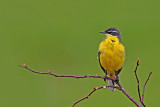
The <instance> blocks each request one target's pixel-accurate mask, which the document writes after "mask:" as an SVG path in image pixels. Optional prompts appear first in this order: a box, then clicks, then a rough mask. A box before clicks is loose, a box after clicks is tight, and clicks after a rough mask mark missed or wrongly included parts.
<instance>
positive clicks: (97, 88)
mask: <svg viewBox="0 0 160 107" xmlns="http://www.w3.org/2000/svg"><path fill="white" fill-rule="evenodd" d="M107 87H113V88H117V89H119V87H116V86H109V85H107V86H102V87H96V88H93V90H92V91H91V92H90V93H89V94H88V95H87V96H86V97H84V98H82V99H80V100H78V101H76V102H74V103H73V105H72V107H74V106H75V105H76V104H77V103H79V102H81V101H83V100H85V99H88V98H89V97H90V96H91V95H92V94H93V93H94V92H95V91H96V90H99V89H102V88H104V89H105V88H107Z"/></svg>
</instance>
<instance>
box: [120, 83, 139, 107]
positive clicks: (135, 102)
mask: <svg viewBox="0 0 160 107" xmlns="http://www.w3.org/2000/svg"><path fill="white" fill-rule="evenodd" d="M118 86H119V90H120V91H122V92H123V93H124V94H125V95H126V96H127V97H128V98H129V99H130V100H131V101H132V102H133V103H134V104H135V105H136V106H137V107H141V105H140V104H138V102H137V101H136V100H134V99H133V98H132V97H131V96H130V95H129V94H128V93H127V92H126V91H125V90H124V88H123V87H122V85H121V84H120V83H118Z"/></svg>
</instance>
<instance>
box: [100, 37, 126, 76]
mask: <svg viewBox="0 0 160 107" xmlns="http://www.w3.org/2000/svg"><path fill="white" fill-rule="evenodd" d="M99 51H100V53H101V54H100V56H99V57H100V64H101V66H102V67H103V68H104V69H105V70H106V71H107V75H108V76H109V77H115V72H116V71H118V70H119V69H121V68H122V66H123V63H124V60H125V49H124V46H123V45H122V44H121V43H120V42H119V40H118V38H117V37H116V36H107V38H106V39H105V40H104V41H102V42H101V44H100V46H99Z"/></svg>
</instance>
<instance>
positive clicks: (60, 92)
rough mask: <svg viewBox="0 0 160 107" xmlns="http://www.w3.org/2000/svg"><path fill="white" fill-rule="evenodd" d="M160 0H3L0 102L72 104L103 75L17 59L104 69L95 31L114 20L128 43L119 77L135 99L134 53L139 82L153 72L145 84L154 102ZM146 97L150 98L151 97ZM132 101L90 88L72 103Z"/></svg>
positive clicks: (126, 104)
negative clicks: (63, 75) (78, 101)
mask: <svg viewBox="0 0 160 107" xmlns="http://www.w3.org/2000/svg"><path fill="white" fill-rule="evenodd" d="M159 4H160V1H158V0H152V1H149V0H141V1H140V0H110V1H109V0H46V1H44V0H1V1H0V49H1V52H0V57H1V58H0V59H1V60H0V65H1V76H0V84H1V88H0V102H1V103H0V106H1V107H71V105H72V104H73V102H74V101H76V100H78V99H80V98H82V97H84V96H86V95H88V93H89V92H90V91H91V90H92V87H96V86H103V85H106V83H105V82H104V81H103V80H101V79H73V78H54V77H52V76H49V75H38V74H34V73H31V72H29V71H27V70H25V69H22V68H20V67H18V66H17V65H18V64H21V65H23V64H24V63H26V64H27V65H28V66H29V67H30V68H32V69H34V70H37V71H41V72H47V70H48V69H50V70H51V71H52V72H53V73H56V74H72V75H87V74H90V75H95V74H97V75H104V74H103V71H102V70H101V68H100V67H99V64H98V60H97V50H98V46H99V43H100V42H101V41H102V40H103V38H104V37H105V36H104V35H102V34H99V33H98V32H99V31H102V30H105V29H106V28H109V27H112V26H114V27H117V28H119V29H120V31H121V34H122V42H123V44H124V46H125V48H126V61H125V64H124V68H123V70H122V72H121V73H120V81H121V84H122V85H123V87H124V88H125V89H126V91H127V92H128V93H130V94H131V96H132V97H133V98H134V99H136V100H137V101H138V100H139V99H138V94H137V84H136V79H135V76H134V73H133V70H134V68H135V65H136V60H137V59H138V57H139V58H140V62H141V65H140V67H139V69H138V77H139V79H140V87H141V89H142V88H143V84H144V82H145V80H146V78H147V76H148V74H149V72H150V71H152V72H153V74H152V76H151V79H150V81H149V82H148V84H147V87H146V91H145V98H144V102H145V104H146V105H148V106H151V107H156V106H157V105H158V104H159V103H158V100H159V97H160V94H159V91H158V90H159V88H160V87H159V85H158V82H159V75H160V73H159V64H160V56H159V54H160V49H159V46H160V42H159V41H160V32H159V28H160V20H159V19H160V14H159V10H160V7H159ZM151 99H152V100H151ZM101 106H103V107H104V106H106V107H107V106H110V107H116V106H118V107H134V106H135V105H134V104H133V103H132V102H131V101H130V100H129V99H127V97H126V96H124V95H123V94H122V93H121V92H119V91H115V92H110V91H109V89H102V90H99V91H96V92H95V93H94V94H93V95H92V96H91V97H90V98H89V99H88V100H85V101H83V102H81V103H79V104H78V105H77V107H101Z"/></svg>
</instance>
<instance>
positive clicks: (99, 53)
mask: <svg viewBox="0 0 160 107" xmlns="http://www.w3.org/2000/svg"><path fill="white" fill-rule="evenodd" d="M100 55H101V52H100V51H98V61H99V65H100V66H101V68H102V70H103V71H104V73H106V74H107V71H106V70H105V69H104V68H103V67H102V65H101V61H100Z"/></svg>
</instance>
